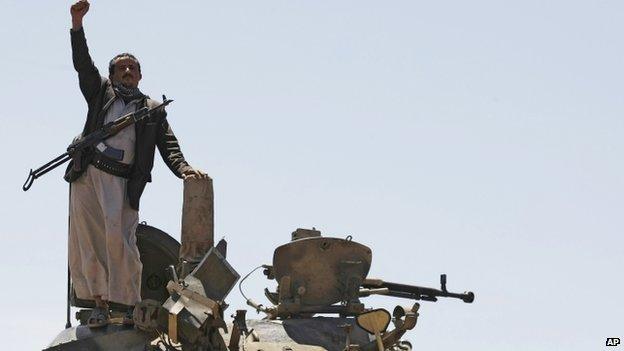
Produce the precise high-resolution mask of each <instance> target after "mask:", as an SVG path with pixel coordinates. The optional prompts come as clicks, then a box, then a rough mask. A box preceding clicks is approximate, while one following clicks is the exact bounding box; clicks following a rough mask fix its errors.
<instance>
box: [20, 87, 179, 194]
mask: <svg viewBox="0 0 624 351" xmlns="http://www.w3.org/2000/svg"><path fill="white" fill-rule="evenodd" d="M172 102H173V100H168V99H167V97H166V96H165V95H163V102H162V103H160V104H158V106H154V107H153V108H151V109H148V108H147V107H143V108H141V109H139V110H137V111H135V112H132V113H128V114H127V115H124V116H121V117H119V118H117V119H116V120H114V121H112V122H109V123H106V124H105V125H103V126H102V127H101V128H100V129H98V130H96V131H94V132H92V133H90V134H88V135H86V136H84V137H81V138H79V139H78V140H76V141H74V142H72V143H71V144H70V145H69V146H68V147H67V151H66V152H64V153H63V154H61V155H60V156H58V157H56V158H55V159H53V160H52V161H50V162H48V163H46V164H44V165H43V166H41V167H39V168H37V169H35V170H34V171H33V170H32V168H31V169H30V172H29V173H28V178H26V182H25V183H24V185H23V186H22V190H24V191H27V190H28V189H30V187H31V186H32V184H33V182H34V181H35V179H37V178H39V177H41V176H43V175H44V174H46V173H48V172H50V171H51V170H53V169H55V168H56V167H58V166H60V165H62V164H63V163H65V162H67V161H69V160H70V159H72V158H73V157H74V156H75V155H78V156H79V155H80V153H82V151H84V150H85V149H86V148H89V147H92V146H95V145H97V144H98V143H100V142H101V141H104V140H106V139H108V138H110V137H112V136H113V135H115V134H117V133H119V132H120V131H121V130H122V129H124V128H126V127H128V126H130V125H133V124H135V123H137V122H138V121H140V120H142V119H144V118H146V117H148V116H149V115H151V114H152V113H153V112H154V111H156V110H157V109H160V108H163V107H165V106H167V105H169V104H170V103H172Z"/></svg>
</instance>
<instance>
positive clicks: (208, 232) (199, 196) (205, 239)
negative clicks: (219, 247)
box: [180, 178, 214, 262]
mask: <svg viewBox="0 0 624 351" xmlns="http://www.w3.org/2000/svg"><path fill="white" fill-rule="evenodd" d="M181 241H182V247H181V249H180V258H181V259H184V260H187V261H189V262H199V260H201V259H202V257H204V255H205V254H206V252H208V250H210V248H212V246H213V245H214V192H213V188H212V179H210V178H197V179H185V180H184V203H183V205H182V235H181Z"/></svg>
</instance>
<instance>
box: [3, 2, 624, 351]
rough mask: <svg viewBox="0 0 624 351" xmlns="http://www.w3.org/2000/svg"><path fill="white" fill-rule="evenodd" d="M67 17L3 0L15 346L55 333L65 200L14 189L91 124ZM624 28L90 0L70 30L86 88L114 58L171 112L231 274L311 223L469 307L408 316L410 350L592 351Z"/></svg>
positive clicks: (409, 13)
mask: <svg viewBox="0 0 624 351" xmlns="http://www.w3.org/2000/svg"><path fill="white" fill-rule="evenodd" d="M70 5H71V2H69V1H45V2H44V1H36V2H32V1H30V2H26V1H6V0H3V1H0V8H2V11H0V23H2V24H1V25H0V42H1V43H2V48H3V50H2V54H1V55H0V67H1V68H0V70H1V73H2V74H1V77H2V84H0V91H1V96H2V98H3V101H2V108H0V123H1V125H2V127H1V128H0V142H1V143H2V144H1V147H2V150H3V152H2V155H3V157H2V163H3V167H2V170H3V171H2V172H1V173H0V189H1V195H2V202H1V205H0V209H1V210H0V213H1V218H2V230H0V233H1V235H2V247H3V250H2V255H1V257H2V261H1V262H0V263H1V265H0V276H1V277H2V278H3V279H4V284H3V286H4V288H3V289H2V292H1V293H0V298H1V299H2V306H3V313H4V318H2V320H1V321H0V335H1V336H2V338H1V339H2V342H3V345H4V346H5V347H7V349H12V350H35V349H41V348H43V347H44V346H45V345H46V344H47V343H48V342H49V341H51V340H52V338H53V337H54V336H55V335H56V334H57V333H58V332H59V331H60V330H61V329H62V327H63V326H64V305H65V302H64V297H65V272H66V271H65V269H66V245H67V244H66V223H67V185H66V184H65V183H64V182H63V181H62V180H61V173H62V172H61V171H60V170H57V171H55V172H53V173H51V174H49V175H46V176H45V177H44V178H41V179H40V180H38V181H37V182H36V183H35V185H34V186H33V188H32V189H31V190H30V191H29V192H27V193H24V192H22V190H21V185H22V183H23V181H24V180H25V177H26V175H27V171H28V169H29V168H34V167H38V166H40V165H41V164H43V163H44V162H46V161H48V160H49V159H50V158H52V157H54V156H56V155H57V154H59V153H61V152H62V151H63V150H64V149H65V147H66V146H67V144H68V143H69V141H70V140H71V139H72V138H73V136H75V135H76V134H78V133H79V131H80V130H81V128H82V125H83V122H84V116H85V112H86V104H85V103H84V101H83V99H82V96H81V95H80V92H79V90H78V83H77V77H76V74H75V72H74V71H73V68H72V66H71V56H70V46H69V27H70V16H69V6H70ZM622 18H624V3H622V2H621V1H561V0H554V1H533V0H528V1H526V0H525V1H493V0H492V1H485V0H476V1H437V2H431V1H429V2H423V1H392V2H379V1H239V2H215V1H185V2H174V1H132V2H128V1H110V0H109V1H97V0H93V1H92V5H91V11H90V12H89V14H87V17H86V18H85V31H86V35H87V39H88V42H89V45H90V48H91V53H92V56H93V58H94V60H95V62H96V64H97V65H98V67H100V70H101V71H102V72H105V71H106V67H107V62H108V60H109V59H110V58H111V57H112V56H114V55H115V54H117V53H119V52H123V51H131V52H133V53H135V54H136V55H137V56H138V57H139V59H140V60H141V63H142V68H143V77H144V78H143V81H142V82H141V88H142V90H143V91H144V92H146V93H147V94H149V95H151V96H152V97H159V96H160V95H161V94H163V93H164V94H167V96H168V97H171V98H173V99H175V102H174V103H173V104H172V105H171V106H170V107H169V108H168V111H169V116H170V122H171V124H172V125H173V128H174V130H175V132H176V134H177V136H178V138H179V139H180V141H181V143H182V148H183V151H184V153H185V155H186V157H187V159H188V160H189V161H190V162H191V164H192V165H194V166H196V167H198V168H201V169H203V170H205V171H206V172H208V173H209V174H210V175H211V176H212V177H213V178H214V184H215V193H216V231H217V239H218V238H219V237H221V236H225V237H226V238H227V239H228V240H229V244H230V245H229V261H230V262H231V263H232V265H233V266H234V267H235V268H236V269H237V270H238V271H239V272H240V273H241V274H245V273H247V272H248V271H249V270H250V269H251V268H253V267H255V266H257V265H259V264H262V263H270V262H271V257H272V252H273V248H274V247H276V246H277V245H279V244H282V243H284V242H286V241H287V240H289V238H290V232H292V231H293V230H294V229H295V228H297V227H312V226H316V227H317V228H319V229H321V230H323V232H324V233H325V234H326V235H334V236H339V237H344V236H346V235H353V236H354V240H357V241H359V242H361V243H364V244H366V245H369V246H371V247H372V248H373V267H372V270H371V274H370V275H371V276H374V277H379V278H383V279H386V280H390V281H400V282H405V283H412V284H419V285H429V286H434V287H435V286H437V284H438V275H439V274H440V273H448V275H449V289H451V290H458V291H463V290H467V289H470V290H473V291H474V292H475V293H476V296H477V298H476V301H475V303H474V304H472V305H467V304H463V303H461V302H459V301H453V300H444V301H440V302H439V303H427V302H423V303H422V305H423V306H422V308H421V317H420V320H419V324H418V325H417V327H416V328H415V329H414V331H412V332H410V333H409V334H408V339H409V340H411V341H412V343H413V344H414V349H415V350H458V349H462V350H531V351H537V350H597V349H601V348H602V347H604V343H605V339H606V337H611V336H619V337H624V327H623V326H624V302H623V300H622V291H623V290H624V281H623V280H622V271H623V269H624V235H623V234H624V215H623V214H624V202H623V198H624V166H623V159H624V157H623V156H624V139H623V135H624V122H623V118H622V116H623V115H624V99H623V98H622V92H623V89H622V82H624V70H623V69H622V58H623V57H624V47H623V42H622V33H623V32H624V21H622ZM157 157H158V156H157ZM153 175H154V182H153V183H152V184H150V185H149V186H148V189H147V191H146V194H145V195H144V197H143V199H142V211H141V220H146V221H147V222H148V223H149V224H152V225H154V226H157V227H159V228H161V229H163V230H165V231H167V232H169V233H170V234H171V235H173V236H174V237H176V238H179V235H180V234H179V231H180V215H181V207H182V205H181V200H182V184H181V182H180V181H179V180H178V179H177V178H175V177H174V176H173V175H172V174H171V173H170V172H169V170H168V169H167V168H166V167H165V166H164V165H163V163H162V162H161V161H159V160H157V161H156V167H155V169H154V172H153ZM265 286H270V287H272V286H273V285H272V284H271V283H270V282H269V281H266V280H264V278H263V277H262V276H261V275H260V274H259V275H258V276H255V277H253V278H251V279H250V280H249V282H248V284H247V285H246V290H247V291H246V292H247V294H248V295H250V296H254V298H255V299H257V300H259V301H263V302H264V300H263V296H262V288H264V287H265ZM367 301H368V302H367V304H369V305H371V306H374V305H377V306H385V307H388V308H392V307H393V306H394V305H395V304H399V303H400V304H406V303H407V301H399V300H393V299H390V298H379V297H375V298H372V299H369V300H367ZM229 302H230V303H231V305H232V306H231V308H230V310H229V312H228V313H226V315H229V314H230V312H233V311H234V310H235V309H237V308H241V307H243V300H242V298H241V297H240V296H239V294H238V292H237V291H234V292H232V294H231V295H230V297H229ZM253 315H254V313H253V312H250V316H253Z"/></svg>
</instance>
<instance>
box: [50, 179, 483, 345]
mask: <svg viewBox="0 0 624 351" xmlns="http://www.w3.org/2000/svg"><path fill="white" fill-rule="evenodd" d="M213 213H214V211H213V190H212V181H211V180H210V179H187V180H185V181H184V201H183V209H182V233H181V239H182V242H181V243H178V242H177V241H176V240H175V239H173V238H172V237H171V236H169V235H168V234H167V233H165V232H163V231H161V230H159V229H157V228H155V227H152V226H149V225H147V223H141V224H140V225H139V226H138V228H137V246H138V248H139V253H140V258H141V262H142V263H143V271H142V277H141V279H142V281H141V297H142V301H141V302H140V303H139V304H137V305H136V306H135V307H134V315H133V321H134V326H125V325H123V324H122V323H121V321H122V318H121V317H122V316H123V314H125V312H126V311H127V309H128V306H123V305H115V304H111V305H110V307H111V310H112V318H111V323H110V324H109V325H107V326H106V327H105V328H96V329H90V328H88V327H87V326H86V321H87V319H88V316H89V314H90V312H91V311H90V309H91V308H93V307H94V304H93V302H92V301H88V300H80V299H77V298H76V296H75V294H74V293H73V292H72V289H71V287H68V295H69V299H68V300H69V302H70V303H71V305H72V306H74V307H77V308H80V310H79V311H78V312H77V313H76V316H75V317H76V319H77V320H78V322H79V323H78V325H77V326H75V327H72V326H71V323H70V321H69V307H68V309H67V319H68V320H67V325H66V329H65V330H63V331H62V332H61V333H60V334H59V335H58V336H57V337H56V338H55V339H54V340H53V341H52V342H51V343H50V345H49V346H48V347H47V348H45V349H44V350H46V351H52V350H55V351H56V350H59V351H61V350H62V351H78V350H89V351H113V350H114V351H119V350H128V351H155V350H165V351H169V350H185V351H239V350H244V351H322V350H326V351H356V350H362V351H374V350H377V351H385V350H395V351H399V350H402V351H409V350H410V349H411V344H410V343H409V342H408V341H406V340H403V339H402V337H403V336H404V335H405V333H406V332H407V331H408V330H411V329H413V328H414V327H415V326H416V322H417V319H418V309H419V307H420V305H419V301H432V302H434V301H437V300H438V298H441V297H448V298H456V299H460V300H462V301H464V302H466V303H472V302H473V301H474V294H473V293H472V292H465V293H452V292H449V291H448V290H447V289H446V276H445V275H442V276H441V278H440V284H441V286H440V289H433V288H427V287H421V286H416V285H408V284H402V283H393V282H386V281H383V280H381V279H374V278H371V277H368V272H369V270H370V267H371V263H372V250H371V249H370V247H368V246H366V245H364V244H361V243H358V242H356V241H354V240H353V238H352V237H351V236H347V237H346V238H337V237H324V236H322V235H321V232H320V231H318V230H316V229H315V228H312V229H302V228H298V229H296V230H295V231H294V232H292V234H291V240H290V241H289V242H287V243H285V244H284V245H281V246H279V247H277V248H276V249H275V251H274V253H273V262H272V263H271V264H263V265H260V266H258V267H257V268H256V269H254V270H253V271H252V272H250V273H249V274H247V275H246V276H245V277H244V278H243V279H242V280H240V279H239V278H240V275H239V274H238V272H236V270H235V269H234V268H233V267H232V266H231V265H230V264H229V263H228V262H227V259H226V257H227V242H226V241H225V240H221V241H219V242H218V243H217V244H216V245H214V216H213ZM260 268H262V270H263V272H264V274H265V276H266V277H267V279H269V280H274V281H275V282H276V283H277V289H276V291H269V290H268V289H264V295H265V296H266V298H267V299H268V300H269V301H270V302H271V305H270V306H263V305H261V304H258V303H256V302H255V301H253V300H252V299H249V298H247V297H246V295H245V293H244V291H243V289H242V283H243V282H244V280H245V279H246V278H247V277H248V276H249V275H250V274H252V273H253V272H254V271H257V270H259V269H260ZM239 280H240V282H239ZM237 282H239V283H238V287H239V290H240V292H241V294H242V295H243V297H244V298H245V299H246V302H247V305H249V306H250V307H251V308H253V309H254V310H255V311H257V312H262V313H263V314H264V317H263V318H261V319H260V318H258V319H248V318H247V311H246V310H237V311H235V313H234V314H233V315H232V317H231V319H229V318H228V319H227V320H226V318H225V317H224V316H225V310H226V309H227V307H228V304H227V303H226V300H225V299H226V297H227V296H228V294H229V293H230V292H231V290H232V289H233V288H234V287H235V286H236V284H237ZM258 293H260V292H255V294H258ZM255 294H254V295H255ZM370 295H386V296H389V297H394V298H401V299H406V300H408V301H410V303H411V304H410V305H408V306H407V307H404V306H401V305H397V306H396V307H395V308H394V310H393V311H392V313H390V311H387V310H384V309H376V308H374V307H373V306H367V305H365V304H364V302H363V299H364V298H366V297H367V296H370ZM68 306H69V305H68ZM390 323H392V326H391V325H390Z"/></svg>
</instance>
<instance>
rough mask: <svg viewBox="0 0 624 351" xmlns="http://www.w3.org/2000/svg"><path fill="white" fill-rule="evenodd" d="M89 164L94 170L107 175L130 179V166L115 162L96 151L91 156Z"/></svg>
mask: <svg viewBox="0 0 624 351" xmlns="http://www.w3.org/2000/svg"><path fill="white" fill-rule="evenodd" d="M91 164H92V165H93V166H94V167H95V168H97V169H99V170H101V171H104V172H106V173H108V174H112V175H114V176H117V177H122V178H130V172H131V170H132V165H129V164H125V163H121V162H119V161H115V160H113V159H111V158H109V157H107V156H106V155H104V154H102V153H100V152H98V151H96V152H95V154H94V155H93V160H92V161H91Z"/></svg>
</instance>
